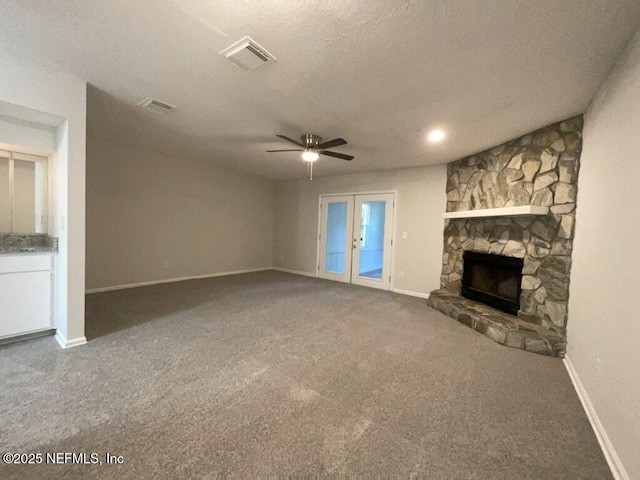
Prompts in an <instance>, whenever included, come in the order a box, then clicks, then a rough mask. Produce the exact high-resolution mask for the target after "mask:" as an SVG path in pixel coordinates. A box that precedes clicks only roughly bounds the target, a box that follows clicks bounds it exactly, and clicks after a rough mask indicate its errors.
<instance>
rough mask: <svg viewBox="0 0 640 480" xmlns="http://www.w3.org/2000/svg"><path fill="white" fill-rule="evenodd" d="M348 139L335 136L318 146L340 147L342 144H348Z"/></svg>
mask: <svg viewBox="0 0 640 480" xmlns="http://www.w3.org/2000/svg"><path fill="white" fill-rule="evenodd" d="M346 144H347V141H346V140H345V139H344V138H334V139H333V140H329V141H328V142H324V143H321V144H320V145H318V148H331V147H339V146H340V145H346Z"/></svg>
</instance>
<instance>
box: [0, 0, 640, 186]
mask: <svg viewBox="0 0 640 480" xmlns="http://www.w3.org/2000/svg"><path fill="white" fill-rule="evenodd" d="M639 25H640V2H638V1H637V0H571V1H563V2H559V1H557V0H535V1H534V0H511V1H508V2H506V1H501V0H493V1H491V0H486V1H483V2H478V1H474V0H422V1H420V0H406V1H390V0H386V1H370V0H367V1H364V0H359V1H356V0H332V1H329V0H326V1H310V0H309V1H302V0H297V1H292V0H262V1H259V0H253V1H248V0H224V1H212V0H136V1H131V0H110V1H104V0H67V1H64V2H56V1H51V0H3V2H2V15H0V46H1V48H3V49H4V50H6V51H8V52H9V53H13V54H17V55H20V56H22V57H24V58H27V59H30V60H34V61H37V62H40V63H44V64H46V65H49V66H53V67H56V68H61V69H64V70H67V71H70V72H73V73H75V74H77V75H79V76H80V77H82V78H84V79H86V80H87V81H88V82H89V83H90V84H91V88H90V90H89V97H88V98H89V105H88V130H89V135H90V136H92V137H97V138H101V139H105V140H108V141H115V142H118V143H122V144H126V145H132V146H138V147H141V148H145V149H151V150H153V151H157V152H163V153H167V154H170V155H178V156H182V157H187V158H194V159H197V160H200V161H210V162H213V163H216V164H219V165H222V166H227V167H231V168H235V169H240V170H244V171H247V172H251V173H255V174H260V175H264V176H267V177H269V178H274V179H283V178H293V177H303V176H304V175H305V174H306V169H305V166H304V165H303V163H302V161H301V160H300V158H299V156H298V155H297V154H296V153H279V154H275V153H274V154H267V153H264V150H266V149H274V148H287V147H286V144H285V143H283V142H281V141H279V140H278V139H276V137H275V134H277V133H280V134H284V135H288V136H290V137H293V138H298V137H299V136H300V135H302V134H304V133H315V134H318V135H321V136H322V137H323V138H324V139H326V140H328V139H331V138H334V137H338V136H341V137H344V138H346V139H347V140H348V141H349V145H347V146H345V147H339V148H336V149H335V150H336V151H340V152H344V153H349V154H352V155H355V157H356V158H355V160H353V161H352V162H345V161H342V160H338V159H334V158H328V157H321V159H320V161H319V162H318V164H317V166H316V170H315V174H316V175H335V174H342V173H353V172H361V171H373V170H383V169H389V168H399V167H411V166H418V165H431V164H437V163H446V162H449V161H452V160H455V159H457V158H460V157H462V156H465V155H468V154H470V153H473V152H477V151H480V150H482V149H484V148H487V147H490V146H493V145H496V144H499V143H501V142H503V141H506V140H508V139H511V138H513V137H516V136H518V135H521V134H524V133H526V132H528V131H531V130H533V129H535V128H538V127H541V126H543V125H547V124H550V123H552V122H554V121H557V120H560V119H563V118H567V117H570V116H572V115H575V114H578V113H582V112H583V111H584V110H585V108H586V107H587V105H588V103H589V101H590V100H591V98H592V97H593V94H594V93H595V91H596V89H597V88H598V86H599V85H600V84H601V82H602V81H603V80H604V78H605V76H606V74H607V72H608V70H609V68H610V67H611V66H612V65H613V63H614V61H615V59H616V56H617V55H618V53H619V52H620V51H621V49H622V48H623V47H624V45H625V43H626V42H627V41H628V40H629V39H630V37H631V36H632V35H633V33H634V31H635V30H636V29H637V28H638V26H639ZM245 35H250V36H251V37H252V38H254V39H255V40H256V41H257V42H259V43H260V44H262V45H263V46H264V47H265V48H266V49H267V50H269V51H270V52H271V53H273V54H274V55H275V56H276V57H277V59H278V60H277V61H276V62H274V63H270V64H266V65H264V66H262V67H260V68H258V69H257V70H254V71H252V72H245V71H243V70H240V69H239V68H237V67H235V66H233V65H232V64H231V63H229V62H228V61H227V60H225V59H224V58H222V57H220V56H219V55H218V52H219V51H221V50H223V49H224V48H226V47H227V46H229V45H230V44H231V43H233V42H235V41H237V40H239V39H240V38H242V37H244V36H245ZM147 96H153V97H156V98H158V99H160V100H162V101H165V102H167V103H170V104H173V105H176V106H177V107H178V110H176V111H175V112H173V113H171V114H169V115H166V116H159V115H157V114H153V113H151V112H147V111H144V110H141V109H140V108H139V107H137V106H136V104H137V103H138V102H139V101H140V100H142V99H143V98H144V97H147ZM434 126H440V127H442V128H444V129H445V130H446V131H447V138H446V140H445V141H444V142H442V143H441V144H439V145H430V144H427V143H426V141H425V134H426V132H427V131H428V130H429V129H430V128H432V127H434Z"/></svg>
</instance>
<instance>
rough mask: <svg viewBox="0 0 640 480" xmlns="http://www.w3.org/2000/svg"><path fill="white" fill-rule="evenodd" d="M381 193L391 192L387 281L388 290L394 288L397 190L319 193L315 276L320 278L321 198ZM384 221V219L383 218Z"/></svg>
mask: <svg viewBox="0 0 640 480" xmlns="http://www.w3.org/2000/svg"><path fill="white" fill-rule="evenodd" d="M381 194H393V219H392V222H391V225H392V228H391V249H390V250H389V253H390V254H391V262H390V265H391V266H390V272H389V275H390V276H391V281H390V282H389V288H388V290H390V291H393V290H394V288H395V287H394V284H395V275H394V274H393V272H394V270H395V258H396V251H395V250H396V241H395V236H396V231H397V222H398V215H397V214H396V207H397V205H398V191H397V190H367V191H363V192H345V193H321V194H320V195H319V196H318V224H317V231H316V244H317V247H316V277H319V278H322V277H320V261H321V256H320V254H321V249H322V246H321V238H320V234H321V232H322V211H321V210H322V209H321V206H322V199H323V198H326V197H349V196H353V197H355V196H357V195H381ZM385 223H386V220H385Z"/></svg>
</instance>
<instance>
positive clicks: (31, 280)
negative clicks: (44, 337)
mask: <svg viewBox="0 0 640 480" xmlns="http://www.w3.org/2000/svg"><path fill="white" fill-rule="evenodd" d="M0 305H2V308H0V337H6V336H11V335H19V334H22V333H29V332H34V331H37V330H43V329H46V328H51V272H48V271H44V272H20V273H7V274H0Z"/></svg>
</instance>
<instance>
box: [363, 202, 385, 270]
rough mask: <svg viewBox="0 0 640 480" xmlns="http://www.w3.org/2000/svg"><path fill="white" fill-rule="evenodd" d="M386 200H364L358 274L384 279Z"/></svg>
mask: <svg viewBox="0 0 640 480" xmlns="http://www.w3.org/2000/svg"><path fill="white" fill-rule="evenodd" d="M385 206H386V202H362V212H361V220H360V265H358V275H359V276H361V277H367V278H377V279H382V260H383V258H384V214H385Z"/></svg>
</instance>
